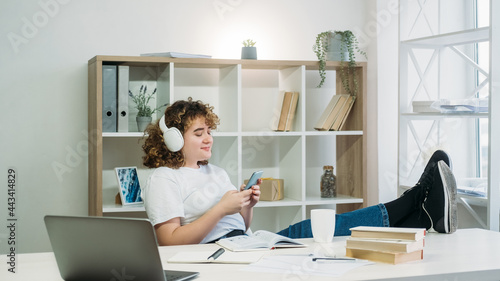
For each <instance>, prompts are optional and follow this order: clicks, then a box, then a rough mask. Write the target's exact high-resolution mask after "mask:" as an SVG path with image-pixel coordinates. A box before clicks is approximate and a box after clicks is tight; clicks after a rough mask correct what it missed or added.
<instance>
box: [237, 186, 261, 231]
mask: <svg viewBox="0 0 500 281" xmlns="http://www.w3.org/2000/svg"><path fill="white" fill-rule="evenodd" d="M261 182H262V180H261V179H259V180H258V181H257V184H256V185H254V186H252V187H251V188H250V189H249V190H251V191H252V195H251V197H250V202H249V204H248V205H246V206H245V207H243V208H242V209H241V211H240V214H241V216H242V217H243V221H244V222H245V227H246V230H248V228H250V224H251V223H252V219H253V207H254V206H255V204H257V202H259V199H260V186H259V185H260V183H261ZM244 188H245V185H242V186H241V187H240V190H241V192H243V189H244Z"/></svg>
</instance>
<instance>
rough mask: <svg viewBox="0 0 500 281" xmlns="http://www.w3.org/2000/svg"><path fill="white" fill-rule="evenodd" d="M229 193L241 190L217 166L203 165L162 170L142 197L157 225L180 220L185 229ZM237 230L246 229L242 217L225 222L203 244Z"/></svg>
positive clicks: (152, 178)
mask: <svg viewBox="0 0 500 281" xmlns="http://www.w3.org/2000/svg"><path fill="white" fill-rule="evenodd" d="M229 190H237V189H236V187H235V186H234V185H233V184H232V183H231V181H230V180H229V176H228V175H227V173H226V171H224V170H223V169H221V168H219V167H217V166H215V165H212V164H208V165H203V166H201V167H200V168H198V169H193V168H186V167H181V168H179V169H171V168H167V167H160V168H156V169H155V170H154V171H153V173H152V174H151V176H150V177H149V179H148V182H147V184H146V187H145V188H144V189H143V190H142V197H143V200H144V205H145V207H146V212H147V214H148V217H149V219H150V220H151V222H152V223H153V225H156V224H158V223H162V222H166V221H168V220H170V219H173V218H176V217H180V219H181V225H185V224H188V223H191V222H193V221H195V220H196V219H198V218H200V217H201V216H202V215H203V214H205V213H206V212H207V211H208V210H209V209H211V208H212V207H213V206H215V205H216V204H217V203H218V202H219V201H220V199H221V198H222V196H223V195H224V194H225V193H226V192H227V191H229ZM235 229H241V230H243V231H245V229H246V227H245V222H244V220H243V217H242V216H241V215H240V214H239V213H236V214H233V215H229V216H225V217H224V218H222V219H221V220H220V221H219V223H217V225H216V226H215V227H214V229H212V231H211V232H210V233H209V234H208V235H207V236H206V237H205V238H204V239H203V240H202V241H201V243H207V242H210V241H212V240H215V239H217V238H219V237H221V236H223V235H225V234H227V233H228V232H230V231H232V230H235Z"/></svg>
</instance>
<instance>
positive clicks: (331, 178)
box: [321, 166, 337, 198]
mask: <svg viewBox="0 0 500 281" xmlns="http://www.w3.org/2000/svg"><path fill="white" fill-rule="evenodd" d="M336 196H337V177H336V176H335V175H334V174H333V166H323V175H321V198H332V197H336Z"/></svg>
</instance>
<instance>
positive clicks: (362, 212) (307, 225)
mask: <svg viewBox="0 0 500 281" xmlns="http://www.w3.org/2000/svg"><path fill="white" fill-rule="evenodd" d="M355 226H385V227H387V226H389V215H388V214H387V210H386V209H385V206H384V204H378V205H374V206H370V207H367V208H363V209H359V210H356V211H352V212H347V213H343V214H336V215H335V234H334V236H347V235H351V231H350V230H349V229H350V228H351V227H355ZM278 234H280V235H283V236H286V237H290V238H312V237H313V236H312V230H311V220H310V219H307V220H303V221H301V222H298V223H296V224H294V225H290V226H289V227H288V228H285V229H283V230H281V231H280V232H278Z"/></svg>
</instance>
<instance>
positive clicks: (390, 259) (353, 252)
mask: <svg viewBox="0 0 500 281" xmlns="http://www.w3.org/2000/svg"><path fill="white" fill-rule="evenodd" d="M346 256H348V257H351V258H356V259H362V260H370V261H375V262H384V263H390V264H400V263H404V262H410V261H417V260H422V259H423V258H424V250H418V251H415V252H410V253H391V252H382V251H372V250H363V249H350V248H347V249H346Z"/></svg>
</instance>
